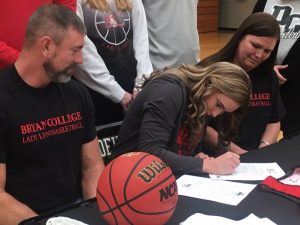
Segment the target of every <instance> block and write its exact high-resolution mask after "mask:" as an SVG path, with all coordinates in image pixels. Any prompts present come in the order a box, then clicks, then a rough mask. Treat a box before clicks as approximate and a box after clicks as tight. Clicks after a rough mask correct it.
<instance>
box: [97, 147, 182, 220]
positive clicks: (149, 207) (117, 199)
mask: <svg viewBox="0 0 300 225" xmlns="http://www.w3.org/2000/svg"><path fill="white" fill-rule="evenodd" d="M96 198H97V203H98V207H99V210H100V212H101V214H102V216H103V218H104V219H105V220H106V222H107V223H109V224H111V225H112V224H118V225H126V224H134V225H161V224H164V223H166V222H167V221H168V220H169V218H170V217H171V216H172V214H173V212H174V210H175V208H176V203H177V199H178V193H177V185H176V180H175V177H174V175H173V173H172V171H171V169H170V168H169V167H168V166H167V165H166V164H165V163H164V162H163V161H162V160H161V159H160V158H158V157H156V156H153V155H151V154H148V153H144V152H131V153H127V154H123V155H121V156H119V157H118V158H116V159H114V160H113V161H111V162H110V163H109V164H108V165H107V166H106V167H105V169H104V171H103V172H102V174H101V176H100V177H99V180H98V185H97V194H96Z"/></svg>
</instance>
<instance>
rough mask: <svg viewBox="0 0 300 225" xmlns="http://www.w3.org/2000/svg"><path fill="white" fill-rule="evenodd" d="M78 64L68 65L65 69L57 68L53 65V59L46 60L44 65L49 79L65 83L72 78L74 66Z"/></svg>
mask: <svg viewBox="0 0 300 225" xmlns="http://www.w3.org/2000/svg"><path fill="white" fill-rule="evenodd" d="M75 66H76V63H72V64H71V65H69V66H68V67H66V68H65V69H64V70H60V71H58V70H56V69H54V67H53V64H52V63H51V61H47V62H44V64H43V67H44V70H45V72H46V74H47V75H48V77H49V79H50V80H51V81H53V82H55V83H65V82H68V81H69V80H70V79H71V76H72V75H73V68H74V67H75Z"/></svg>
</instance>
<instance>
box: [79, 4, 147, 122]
mask: <svg viewBox="0 0 300 225" xmlns="http://www.w3.org/2000/svg"><path fill="white" fill-rule="evenodd" d="M77 14H78V15H79V17H80V18H81V19H82V20H83V21H84V23H85V25H86V28H87V38H86V39H85V44H84V48H83V61H84V63H83V65H82V69H84V70H85V71H86V72H87V73H88V75H87V76H80V75H78V76H76V75H75V77H76V79H78V80H79V81H80V82H82V83H83V84H85V85H86V86H87V87H88V89H89V91H90V93H91V96H92V98H93V101H94V104H95V113H96V116H95V118H96V125H102V124H107V123H111V122H116V121H120V120H123V117H124V111H126V110H127V108H128V106H129V104H130V103H131V101H132V99H133V98H134V97H135V96H136V94H137V90H136V89H135V88H134V87H135V84H137V83H139V82H140V81H141V80H142V76H143V75H144V74H145V75H147V74H150V73H151V72H152V65H151V62H150V59H149V42H148V33H147V22H146V16H145V12H144V8H143V5H142V3H141V1H139V0H123V1H121V0H108V1H106V0H77ZM118 103H119V104H118Z"/></svg>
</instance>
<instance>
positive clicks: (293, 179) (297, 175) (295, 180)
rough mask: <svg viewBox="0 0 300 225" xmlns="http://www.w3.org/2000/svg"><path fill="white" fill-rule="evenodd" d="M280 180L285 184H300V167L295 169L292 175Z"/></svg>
mask: <svg viewBox="0 0 300 225" xmlns="http://www.w3.org/2000/svg"><path fill="white" fill-rule="evenodd" d="M280 182H282V183H284V184H289V185H297V186H300V168H297V169H295V171H294V173H293V174H292V175H291V176H289V177H287V178H285V179H282V180H280Z"/></svg>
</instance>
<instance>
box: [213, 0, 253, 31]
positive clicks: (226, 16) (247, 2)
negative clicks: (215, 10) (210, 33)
mask: <svg viewBox="0 0 300 225" xmlns="http://www.w3.org/2000/svg"><path fill="white" fill-rule="evenodd" d="M255 3H256V0H219V12H220V13H219V28H229V29H231V28H234V29H235V28H238V27H239V25H240V24H241V22H242V21H243V20H244V19H245V18H246V17H247V16H248V15H250V14H251V13H252V10H253V8H254V5H255Z"/></svg>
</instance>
